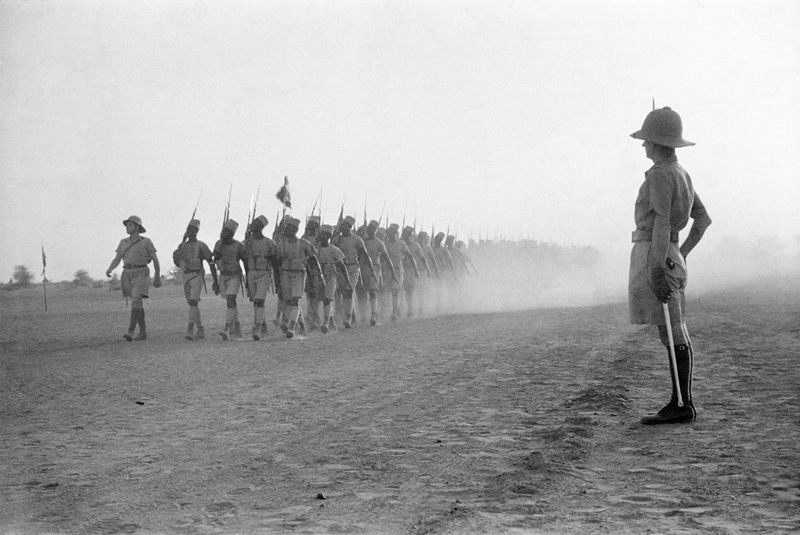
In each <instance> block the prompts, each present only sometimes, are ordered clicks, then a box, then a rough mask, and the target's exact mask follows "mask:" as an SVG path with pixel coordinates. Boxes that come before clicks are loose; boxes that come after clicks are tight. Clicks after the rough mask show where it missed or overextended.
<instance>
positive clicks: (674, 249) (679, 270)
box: [628, 241, 687, 325]
mask: <svg viewBox="0 0 800 535" xmlns="http://www.w3.org/2000/svg"><path fill="white" fill-rule="evenodd" d="M650 243H651V242H649V241H638V242H634V244H633V250H632V251H631V262H630V271H629V274H628V306H629V310H630V318H631V323H634V324H650V325H666V322H665V321H664V309H663V305H662V304H661V301H659V300H658V298H656V295H655V294H654V293H653V290H652V289H651V288H650V268H649V267H648V265H647V256H648V254H649V252H650ZM667 256H669V258H670V259H671V260H672V261H673V262H675V267H674V268H672V269H668V268H666V267H665V268H664V269H665V271H666V275H667V282H668V283H669V285H670V287H672V289H673V290H675V293H673V295H672V299H670V300H669V315H670V320H671V323H672V324H673V325H680V324H681V323H682V322H683V314H684V306H685V296H684V289H685V288H686V280H687V272H686V261H685V260H684V258H683V255H682V254H681V252H680V249H679V248H678V244H677V243H674V242H671V243H670V246H669V249H668V251H667Z"/></svg>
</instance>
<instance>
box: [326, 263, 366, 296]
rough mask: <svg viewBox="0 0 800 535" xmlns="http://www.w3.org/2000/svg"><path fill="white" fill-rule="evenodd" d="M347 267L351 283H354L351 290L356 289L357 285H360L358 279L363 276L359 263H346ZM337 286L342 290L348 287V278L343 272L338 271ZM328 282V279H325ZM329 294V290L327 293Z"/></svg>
mask: <svg viewBox="0 0 800 535" xmlns="http://www.w3.org/2000/svg"><path fill="white" fill-rule="evenodd" d="M345 267H346V268H347V276H348V277H350V283H351V284H352V285H353V286H352V288H350V289H351V290H353V291H355V289H356V286H357V285H358V280H359V278H360V277H361V268H360V267H359V265H358V264H346V265H345ZM336 277H337V279H336V287H337V288H339V289H340V290H346V289H347V279H346V278H345V276H344V275H343V274H341V273H337V275H336ZM325 280H326V282H327V279H325ZM325 295H326V296H327V292H326V294H325Z"/></svg>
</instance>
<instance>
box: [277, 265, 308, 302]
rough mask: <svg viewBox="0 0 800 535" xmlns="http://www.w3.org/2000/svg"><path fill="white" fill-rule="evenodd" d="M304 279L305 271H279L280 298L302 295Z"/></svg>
mask: <svg viewBox="0 0 800 535" xmlns="http://www.w3.org/2000/svg"><path fill="white" fill-rule="evenodd" d="M305 281H306V273H305V271H288V270H283V271H281V299H283V300H285V301H288V300H289V299H292V298H294V297H303V286H304V284H305Z"/></svg>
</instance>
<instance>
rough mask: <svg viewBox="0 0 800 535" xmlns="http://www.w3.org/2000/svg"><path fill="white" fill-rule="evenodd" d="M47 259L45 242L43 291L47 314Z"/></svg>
mask: <svg viewBox="0 0 800 535" xmlns="http://www.w3.org/2000/svg"><path fill="white" fill-rule="evenodd" d="M46 271H47V257H46V256H45V254H44V241H42V290H43V291H44V311H45V312H47V273H46Z"/></svg>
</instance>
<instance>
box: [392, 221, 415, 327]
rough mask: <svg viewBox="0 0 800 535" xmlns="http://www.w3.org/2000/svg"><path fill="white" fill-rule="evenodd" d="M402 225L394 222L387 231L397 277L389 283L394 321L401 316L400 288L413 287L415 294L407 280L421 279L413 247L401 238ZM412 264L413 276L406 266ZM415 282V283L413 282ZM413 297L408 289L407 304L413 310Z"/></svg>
mask: <svg viewBox="0 0 800 535" xmlns="http://www.w3.org/2000/svg"><path fill="white" fill-rule="evenodd" d="M399 232H400V225H398V224H397V223H392V224H391V225H389V229H388V230H387V231H386V252H387V253H388V254H389V258H390V259H391V261H392V265H393V266H394V268H395V273H396V275H397V276H396V278H395V280H394V281H392V282H391V283H390V284H389V289H390V291H391V292H392V321H393V322H394V321H397V320H398V319H399V318H400V290H408V288H409V287H411V294H412V295H413V291H414V290H413V286H410V284H408V283H407V282H406V281H407V280H409V279H410V280H413V281H415V282H416V280H417V279H419V270H418V269H417V262H416V261H415V260H414V255H412V254H411V249H409V248H408V244H407V243H406V242H405V241H403V240H401V239H400V235H399ZM406 265H408V266H410V267H411V268H412V269H413V270H414V273H413V277H412V276H408V277H406V275H405V266H406ZM412 284H413V283H412ZM412 299H413V297H409V292H408V291H406V304H407V305H408V306H407V308H408V310H411V304H412Z"/></svg>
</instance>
